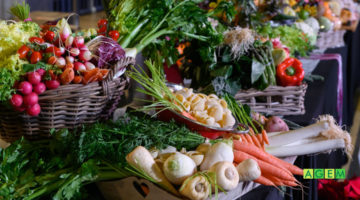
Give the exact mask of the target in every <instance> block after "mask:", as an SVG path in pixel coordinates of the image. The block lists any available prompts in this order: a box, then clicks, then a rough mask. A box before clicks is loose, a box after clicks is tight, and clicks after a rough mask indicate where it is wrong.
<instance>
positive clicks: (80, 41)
mask: <svg viewBox="0 0 360 200" xmlns="http://www.w3.org/2000/svg"><path fill="white" fill-rule="evenodd" d="M73 45H74V46H75V47H80V46H82V45H84V37H82V36H76V37H75V39H74V44H73Z"/></svg>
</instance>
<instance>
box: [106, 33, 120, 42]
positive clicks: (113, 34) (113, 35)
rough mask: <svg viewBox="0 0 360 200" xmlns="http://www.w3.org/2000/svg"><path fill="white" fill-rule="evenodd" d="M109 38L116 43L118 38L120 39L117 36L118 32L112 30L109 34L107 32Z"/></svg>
mask: <svg viewBox="0 0 360 200" xmlns="http://www.w3.org/2000/svg"><path fill="white" fill-rule="evenodd" d="M109 36H110V37H111V38H112V39H113V40H115V41H117V40H118V39H119V37H120V34H119V31H116V30H113V31H110V32H109Z"/></svg>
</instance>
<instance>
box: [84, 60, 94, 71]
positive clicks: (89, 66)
mask: <svg viewBox="0 0 360 200" xmlns="http://www.w3.org/2000/svg"><path fill="white" fill-rule="evenodd" d="M85 66H86V70H92V69H94V68H95V65H94V64H92V63H91V62H86V63H85Z"/></svg>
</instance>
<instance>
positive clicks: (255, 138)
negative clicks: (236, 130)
mask: <svg viewBox="0 0 360 200" xmlns="http://www.w3.org/2000/svg"><path fill="white" fill-rule="evenodd" d="M250 137H251V139H252V141H253V143H254V145H255V146H257V147H259V148H261V144H260V142H259V140H258V139H257V137H256V135H251V136H250Z"/></svg>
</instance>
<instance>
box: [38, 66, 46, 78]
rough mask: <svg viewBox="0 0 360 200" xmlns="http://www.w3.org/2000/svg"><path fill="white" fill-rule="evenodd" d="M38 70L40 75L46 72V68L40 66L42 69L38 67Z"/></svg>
mask: <svg viewBox="0 0 360 200" xmlns="http://www.w3.org/2000/svg"><path fill="white" fill-rule="evenodd" d="M36 72H37V73H38V74H40V76H44V74H45V72H46V71H45V69H43V68H40V69H38V70H36Z"/></svg>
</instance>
